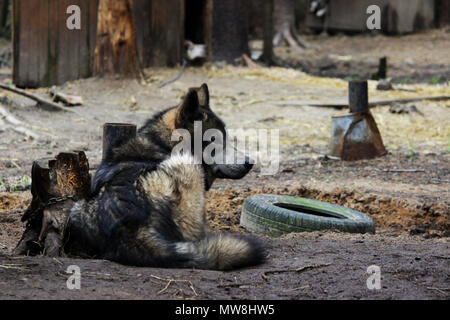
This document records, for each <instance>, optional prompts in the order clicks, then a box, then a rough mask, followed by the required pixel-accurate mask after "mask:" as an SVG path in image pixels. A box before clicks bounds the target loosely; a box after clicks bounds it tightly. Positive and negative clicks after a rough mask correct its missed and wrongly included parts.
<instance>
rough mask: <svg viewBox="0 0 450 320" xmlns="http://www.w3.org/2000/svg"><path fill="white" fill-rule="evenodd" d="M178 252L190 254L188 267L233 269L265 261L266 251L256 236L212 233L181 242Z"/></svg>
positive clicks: (177, 248) (177, 246)
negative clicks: (192, 240) (199, 238)
mask: <svg viewBox="0 0 450 320" xmlns="http://www.w3.org/2000/svg"><path fill="white" fill-rule="evenodd" d="M175 248H176V249H175V250H176V251H177V253H179V254H182V255H187V256H189V258H190V259H189V262H188V263H187V265H186V267H194V268H198V269H212V270H232V269H238V268H243V267H248V266H254V265H258V264H261V263H263V262H264V260H265V257H266V253H265V249H264V247H263V245H262V243H261V242H260V241H259V240H258V239H255V238H251V237H246V236H241V235H230V234H211V235H208V236H207V237H206V238H204V239H202V240H199V241H196V242H179V243H177V244H176V247H175Z"/></svg>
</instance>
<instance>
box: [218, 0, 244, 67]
mask: <svg viewBox="0 0 450 320" xmlns="http://www.w3.org/2000/svg"><path fill="white" fill-rule="evenodd" d="M247 10H248V2H247V1H242V0H227V1H223V0H215V1H214V4H213V10H212V11H213V12H212V16H213V18H212V59H213V60H215V61H226V62H228V63H234V62H235V59H236V58H240V57H241V56H242V54H244V53H245V54H247V55H249V52H250V49H249V47H248V12H247Z"/></svg>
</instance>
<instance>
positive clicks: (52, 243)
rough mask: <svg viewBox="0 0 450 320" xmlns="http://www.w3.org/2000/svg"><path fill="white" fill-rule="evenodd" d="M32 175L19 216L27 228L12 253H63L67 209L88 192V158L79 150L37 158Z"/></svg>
mask: <svg viewBox="0 0 450 320" xmlns="http://www.w3.org/2000/svg"><path fill="white" fill-rule="evenodd" d="M31 178H32V183H31V194H32V196H33V198H32V201H31V204H30V206H29V207H28V209H27V210H26V211H25V213H24V215H23V217H22V221H23V222H26V223H27V224H26V229H25V232H24V233H23V235H22V238H21V239H20V241H19V243H18V245H17V247H16V248H15V250H14V253H15V254H17V255H23V254H41V253H44V254H46V255H50V256H58V255H60V254H62V240H63V237H64V230H65V224H66V221H67V214H68V209H69V208H70V207H71V206H72V205H73V204H74V202H75V201H76V200H77V199H82V198H85V197H87V196H88V194H89V190H90V182H91V176H90V174H89V162H88V159H87V158H86V155H85V154H84V152H82V151H80V152H70V153H60V154H58V155H57V156H56V158H45V159H40V160H37V161H34V162H33V167H32V169H31Z"/></svg>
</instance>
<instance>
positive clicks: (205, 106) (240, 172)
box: [168, 84, 253, 189]
mask: <svg viewBox="0 0 450 320" xmlns="http://www.w3.org/2000/svg"><path fill="white" fill-rule="evenodd" d="M168 115H169V116H168V118H169V119H170V121H171V122H172V125H173V127H174V129H185V130H187V131H189V134H190V137H191V141H190V145H191V153H192V154H193V155H197V154H198V153H199V151H200V150H195V147H196V144H197V149H199V147H200V146H201V157H202V165H203V168H204V170H205V186H206V189H209V188H210V187H211V185H212V183H213V182H214V180H215V179H217V178H219V179H240V178H242V177H244V176H245V175H246V174H247V173H248V172H249V171H250V170H251V168H252V166H253V165H252V164H251V161H250V159H249V158H247V157H241V158H242V159H243V161H240V162H239V163H231V164H230V163H228V162H226V161H217V159H219V160H220V159H224V158H223V157H225V156H226V155H227V153H229V152H232V153H234V152H239V151H237V150H235V149H234V147H233V146H231V144H230V143H227V140H228V139H227V132H226V130H225V123H224V122H223V121H222V120H221V119H220V118H219V117H218V116H217V115H216V114H215V113H214V112H213V111H212V109H211V107H210V104H209V90H208V86H207V85H206V84H203V85H202V86H201V87H199V88H191V89H189V91H188V93H187V94H186V96H185V98H184V100H183V102H182V103H181V104H180V105H179V106H178V107H176V108H175V109H173V110H171V111H169V114H168ZM195 124H196V125H197V128H198V127H199V124H201V136H200V135H199V132H197V134H196V133H195V132H194V131H195V128H194V125H195ZM210 129H214V130H210ZM197 130H199V129H197ZM205 132H207V134H206V135H205ZM208 132H209V133H212V134H213V137H211V138H208V137H207V136H208ZM214 133H218V134H214ZM199 139H201V141H195V140H199ZM204 140H206V141H204ZM216 153H217V155H219V154H220V155H221V156H217V157H216ZM222 155H223V157H222Z"/></svg>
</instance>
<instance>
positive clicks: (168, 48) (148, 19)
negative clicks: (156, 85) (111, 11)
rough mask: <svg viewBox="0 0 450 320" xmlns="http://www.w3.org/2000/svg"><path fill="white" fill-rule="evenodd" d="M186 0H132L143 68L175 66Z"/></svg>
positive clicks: (180, 58)
mask: <svg viewBox="0 0 450 320" xmlns="http://www.w3.org/2000/svg"><path fill="white" fill-rule="evenodd" d="M184 5H185V0H171V1H166V0H152V1H148V0H133V13H134V21H135V29H136V44H137V50H138V56H139V59H140V63H141V66H142V67H151V66H169V67H170V66H175V65H176V64H178V63H180V62H181V60H182V57H183V41H184Z"/></svg>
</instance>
